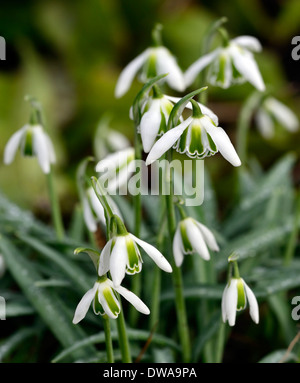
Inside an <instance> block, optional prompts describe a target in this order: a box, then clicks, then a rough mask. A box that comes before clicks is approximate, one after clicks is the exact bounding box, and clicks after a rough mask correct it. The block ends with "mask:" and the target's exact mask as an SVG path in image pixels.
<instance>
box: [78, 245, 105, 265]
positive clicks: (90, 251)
mask: <svg viewBox="0 0 300 383" xmlns="http://www.w3.org/2000/svg"><path fill="white" fill-rule="evenodd" d="M79 253H86V254H88V256H89V257H90V258H91V260H92V262H93V264H94V266H95V269H96V270H98V261H99V257H100V253H99V252H98V251H96V250H94V249H89V248H87V247H77V249H75V250H74V254H79Z"/></svg>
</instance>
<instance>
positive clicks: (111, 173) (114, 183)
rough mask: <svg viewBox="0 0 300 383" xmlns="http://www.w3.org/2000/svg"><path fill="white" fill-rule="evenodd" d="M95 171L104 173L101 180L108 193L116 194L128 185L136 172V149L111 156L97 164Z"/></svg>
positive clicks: (121, 151)
mask: <svg viewBox="0 0 300 383" xmlns="http://www.w3.org/2000/svg"><path fill="white" fill-rule="evenodd" d="M95 170H96V172H97V173H102V175H101V177H100V178H101V180H102V184H103V185H104V187H105V189H106V190H107V191H108V193H110V194H113V193H115V192H116V190H117V189H119V188H120V187H121V186H122V185H124V184H126V182H127V181H128V179H129V178H130V176H131V175H132V172H134V170H135V153H134V148H132V147H130V148H127V149H124V150H120V151H118V152H116V153H112V154H109V155H108V156H106V157H105V158H103V159H102V160H101V161H99V162H98V163H97V165H96V168H95Z"/></svg>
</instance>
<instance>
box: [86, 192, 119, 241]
mask: <svg viewBox="0 0 300 383" xmlns="http://www.w3.org/2000/svg"><path fill="white" fill-rule="evenodd" d="M106 198H107V200H108V202H109V205H110V207H111V209H112V212H113V213H114V214H117V215H118V216H119V217H121V218H122V214H121V212H120V210H119V208H118V206H117V205H116V204H115V202H114V201H113V199H112V198H111V197H110V196H109V195H108V194H107V195H106ZM82 204H83V218H84V221H85V224H86V226H87V228H88V229H89V231H91V232H92V233H94V232H96V231H97V227H98V222H100V223H101V224H102V225H105V224H106V220H105V214H104V208H103V206H102V204H101V202H100V201H99V199H98V197H97V196H96V193H95V190H94V189H93V188H92V187H89V188H88V189H87V190H86V194H85V195H84V196H83V200H82Z"/></svg>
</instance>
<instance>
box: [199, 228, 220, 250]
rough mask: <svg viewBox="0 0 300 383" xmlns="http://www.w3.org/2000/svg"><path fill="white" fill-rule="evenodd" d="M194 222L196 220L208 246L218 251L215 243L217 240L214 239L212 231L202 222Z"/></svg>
mask: <svg viewBox="0 0 300 383" xmlns="http://www.w3.org/2000/svg"><path fill="white" fill-rule="evenodd" d="M195 222H196V225H197V226H198V227H199V229H200V231H201V233H202V235H203V237H204V240H205V242H206V243H207V245H208V247H209V248H210V249H211V250H213V251H219V250H220V249H219V246H218V244H217V241H216V239H215V236H214V235H213V233H212V232H211V231H210V230H209V229H208V228H207V227H206V226H205V225H203V224H202V223H200V222H197V221H195Z"/></svg>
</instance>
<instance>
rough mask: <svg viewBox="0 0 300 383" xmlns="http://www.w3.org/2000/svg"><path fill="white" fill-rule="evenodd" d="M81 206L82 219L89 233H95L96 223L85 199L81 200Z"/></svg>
mask: <svg viewBox="0 0 300 383" xmlns="http://www.w3.org/2000/svg"><path fill="white" fill-rule="evenodd" d="M82 205H83V218H84V221H85V224H86V226H87V227H88V229H89V231H91V232H92V233H95V231H97V222H96V220H95V218H94V216H93V213H92V210H91V207H90V205H89V202H88V200H87V198H85V197H84V198H83V200H82Z"/></svg>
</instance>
